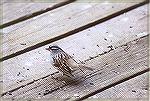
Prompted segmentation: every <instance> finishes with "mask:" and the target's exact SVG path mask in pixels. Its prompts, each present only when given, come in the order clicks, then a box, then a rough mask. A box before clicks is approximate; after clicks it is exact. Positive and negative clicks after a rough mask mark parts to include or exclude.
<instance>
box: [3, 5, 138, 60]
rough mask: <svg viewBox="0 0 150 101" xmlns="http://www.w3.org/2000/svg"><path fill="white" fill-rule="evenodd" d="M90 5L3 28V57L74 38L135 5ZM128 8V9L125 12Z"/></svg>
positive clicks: (57, 11)
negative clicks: (73, 35) (80, 32)
mask: <svg viewBox="0 0 150 101" xmlns="http://www.w3.org/2000/svg"><path fill="white" fill-rule="evenodd" d="M94 4H95V3H94ZM94 4H93V3H88V4H86V3H73V4H69V5H66V6H64V7H61V8H58V9H55V10H53V11H51V12H47V13H44V14H42V15H40V16H37V17H34V18H33V19H29V20H27V21H25V22H22V23H18V24H16V25H14V26H10V27H8V28H4V29H3V33H5V34H3V41H2V46H3V49H2V53H3V57H5V56H7V55H8V57H6V59H8V58H10V57H13V56H16V55H18V54H22V53H24V52H27V51H29V50H32V49H35V48H38V47H40V46H43V45H45V44H48V43H50V42H53V41H56V40H58V39H60V38H62V37H66V36H68V35H71V34H75V33H76V32H78V31H81V30H84V29H86V28H89V27H91V26H94V25H96V24H98V23H100V22H102V21H105V20H106V19H109V18H111V17H113V16H117V15H119V14H122V13H123V12H126V11H128V10H130V9H133V8H134V7H135V6H134V7H133V5H135V4H137V3H122V4H120V3H110V4H107V6H106V5H105V4H99V3H98V4H95V5H94ZM131 6H132V7H131ZM128 7H131V8H130V9H126V8H128ZM120 10H122V11H120ZM119 11H120V12H119ZM95 12H96V13H95ZM114 13H115V14H114ZM113 14H114V15H113ZM85 16H86V17H85ZM20 33H21V34H20ZM41 42H42V43H41ZM10 54H12V55H10ZM9 55H10V56H9ZM4 60H5V58H4Z"/></svg>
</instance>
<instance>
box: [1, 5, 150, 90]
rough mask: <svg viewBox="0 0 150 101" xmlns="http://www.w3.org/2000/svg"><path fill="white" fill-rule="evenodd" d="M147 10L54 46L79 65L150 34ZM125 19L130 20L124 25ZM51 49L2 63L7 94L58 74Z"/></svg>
mask: <svg viewBox="0 0 150 101" xmlns="http://www.w3.org/2000/svg"><path fill="white" fill-rule="evenodd" d="M146 8H147V5H145V6H143V7H140V8H137V9H135V10H133V11H130V12H128V13H126V14H124V15H120V16H118V17H116V18H114V19H111V20H109V21H106V22H104V23H103V24H99V25H97V26H94V27H92V28H89V29H87V30H85V31H82V32H79V33H77V34H75V35H72V36H69V37H67V38H64V39H62V40H59V41H57V42H55V43H53V44H57V45H59V46H60V47H62V48H63V49H64V50H65V51H66V52H67V53H69V54H70V55H72V56H74V59H75V60H77V61H78V62H79V61H87V60H89V59H91V58H92V57H95V56H97V55H99V54H105V53H107V52H109V51H110V50H112V49H114V48H115V47H118V46H120V45H122V44H125V43H127V42H128V41H130V40H134V39H136V38H139V37H142V36H144V35H145V34H147V23H146V21H147V16H148V14H147V10H146ZM133 18H134V19H133ZM124 19H128V20H127V21H126V20H125V21H124ZM124 26H126V27H124ZM130 26H132V28H130ZM116 28H120V29H116ZM116 32H117V33H116ZM105 39H107V40H105ZM48 46H49V45H46V46H43V47H40V48H38V49H35V50H33V51H30V52H28V53H25V54H22V55H20V56H16V57H14V58H12V59H9V60H6V61H3V78H4V81H3V82H4V91H7V90H10V89H12V88H16V87H18V86H21V85H22V84H26V83H28V82H30V81H33V79H38V78H41V77H43V76H46V75H48V74H51V73H53V72H54V71H56V70H54V69H53V67H52V66H51V64H50V59H49V58H50V57H49V52H47V51H46V50H45V48H46V47H48ZM50 68H51V69H50ZM10 70H12V71H10Z"/></svg>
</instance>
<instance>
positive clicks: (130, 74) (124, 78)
mask: <svg viewBox="0 0 150 101" xmlns="http://www.w3.org/2000/svg"><path fill="white" fill-rule="evenodd" d="M148 36H149V35H147V36H144V37H141V38H139V39H136V40H134V41H137V42H139V41H140V40H141V41H140V44H143V42H142V41H143V40H144V41H145V42H147V38H148ZM132 42H133V41H131V42H129V43H132ZM127 44H128V43H127ZM132 44H133V45H134V43H132ZM122 46H123V45H122ZM122 46H120V47H122ZM135 47H136V46H135ZM139 47H140V46H139ZM118 48H119V47H118ZM131 49H132V48H131ZM146 49H147V48H146ZM112 51H113V50H112ZM143 52H144V51H143ZM131 53H132V52H131ZM132 54H133V53H132ZM148 71H149V68H145V67H141V68H137V69H136V70H131V71H128V72H127V73H126V72H125V73H123V74H121V75H122V76H121V77H122V78H119V77H120V76H119V75H118V76H117V77H115V78H116V79H115V80H117V81H115V82H113V83H111V82H110V81H113V80H114V79H112V80H108V81H109V83H110V84H108V85H107V86H104V87H102V88H100V89H97V90H95V91H92V92H91V93H89V94H87V95H85V96H83V97H81V98H79V99H75V101H79V100H83V99H86V98H88V97H90V96H92V95H94V94H96V93H98V92H101V91H104V90H106V89H108V88H110V87H112V86H114V85H117V84H120V83H122V82H124V81H127V80H129V79H131V78H133V77H136V76H138V75H141V74H143V73H145V72H148ZM92 74H93V73H92ZM90 76H91V75H90ZM90 76H89V77H86V78H90ZM92 76H94V74H93V75H92ZM43 78H44V77H43ZM108 81H107V82H108ZM64 86H65V85H64ZM16 90H17V89H16ZM55 90H57V89H55ZM55 90H54V91H55ZM13 91H15V90H13ZM13 91H8V92H13ZM6 93H7V92H5V93H3V94H2V95H5V94H6Z"/></svg>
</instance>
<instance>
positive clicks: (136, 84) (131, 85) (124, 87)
mask: <svg viewBox="0 0 150 101" xmlns="http://www.w3.org/2000/svg"><path fill="white" fill-rule="evenodd" d="M148 74H149V72H147V73H144V74H142V75H140V76H137V77H135V78H133V79H130V80H128V81H125V82H123V83H121V84H118V85H116V86H114V87H111V88H109V89H107V90H105V91H103V92H100V93H98V94H95V95H94V96H91V97H90V98H89V99H87V100H90V99H91V98H94V99H97V98H98V99H117V100H119V99H131V98H132V99H135V100H136V99H148V89H149V87H148V85H149V84H148V79H149V76H148Z"/></svg>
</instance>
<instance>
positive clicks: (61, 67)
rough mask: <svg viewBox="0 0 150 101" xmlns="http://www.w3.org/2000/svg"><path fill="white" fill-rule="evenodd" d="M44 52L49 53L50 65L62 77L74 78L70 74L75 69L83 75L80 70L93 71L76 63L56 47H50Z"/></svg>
mask: <svg viewBox="0 0 150 101" xmlns="http://www.w3.org/2000/svg"><path fill="white" fill-rule="evenodd" d="M46 50H48V51H50V53H51V57H52V65H53V66H54V68H56V69H57V70H58V71H60V72H62V73H63V75H66V76H68V77H70V78H72V77H74V75H73V74H72V73H73V72H74V71H76V70H77V69H80V70H81V72H83V73H84V71H83V70H82V69H81V68H83V69H88V70H91V71H93V68H91V67H87V66H85V65H84V64H81V63H77V62H76V61H75V59H74V58H73V57H72V56H71V55H69V54H68V53H66V52H65V51H64V50H63V49H61V48H60V47H59V46H57V45H50V46H49V47H48V48H46ZM84 74H85V73H84Z"/></svg>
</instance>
